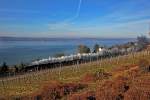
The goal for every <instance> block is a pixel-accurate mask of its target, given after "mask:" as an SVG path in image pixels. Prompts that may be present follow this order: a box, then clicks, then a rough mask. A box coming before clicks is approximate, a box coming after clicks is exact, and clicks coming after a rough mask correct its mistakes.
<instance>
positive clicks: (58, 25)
mask: <svg viewBox="0 0 150 100" xmlns="http://www.w3.org/2000/svg"><path fill="white" fill-rule="evenodd" d="M82 1H83V0H79V3H78V5H77V10H76V13H75V15H74V16H72V17H71V18H67V19H64V20H63V21H61V22H58V23H57V24H52V25H51V27H52V28H54V29H57V27H65V26H66V25H67V23H68V22H72V21H74V20H75V19H76V18H78V17H79V15H80V10H81V5H82Z"/></svg>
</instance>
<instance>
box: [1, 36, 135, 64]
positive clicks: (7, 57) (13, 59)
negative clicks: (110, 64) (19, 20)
mask: <svg viewBox="0 0 150 100" xmlns="http://www.w3.org/2000/svg"><path fill="white" fill-rule="evenodd" d="M134 40H135V39H52V40H49V41H9V40H7V41H4V40H0V64H2V63H3V62H4V61H5V62H6V63H7V64H9V65H14V64H19V63H20V62H24V63H30V62H31V61H33V60H35V59H41V58H48V57H49V56H54V55H55V54H57V53H65V54H66V55H69V54H75V53H77V46H78V45H79V44H85V45H87V46H89V47H90V48H91V49H92V48H93V46H94V44H96V43H97V44H99V45H106V46H111V45H114V44H123V43H126V42H129V41H134Z"/></svg>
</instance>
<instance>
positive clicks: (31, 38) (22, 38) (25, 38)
mask: <svg viewBox="0 0 150 100" xmlns="http://www.w3.org/2000/svg"><path fill="white" fill-rule="evenodd" d="M80 39H82V40H84V39H91V40H92V39H115V40H116V39H133V40H134V39H135V38H88V37H87V38H86V37H85V38H46V37H41V38H40V37H5V36H3V37H0V41H54V40H80Z"/></svg>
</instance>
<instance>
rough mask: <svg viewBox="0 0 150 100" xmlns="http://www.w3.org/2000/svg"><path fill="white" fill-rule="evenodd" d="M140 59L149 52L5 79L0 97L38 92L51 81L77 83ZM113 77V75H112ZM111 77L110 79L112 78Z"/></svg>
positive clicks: (148, 57)
mask: <svg viewBox="0 0 150 100" xmlns="http://www.w3.org/2000/svg"><path fill="white" fill-rule="evenodd" d="M141 58H146V59H150V52H145V51H142V52H139V53H134V54H129V55H127V56H119V57H115V58H111V59H105V60H101V61H95V62H92V63H87V64H81V65H80V66H79V67H78V66H68V67H64V68H57V69H49V70H45V71H40V72H37V73H31V74H28V75H24V76H19V77H17V78H9V79H5V80H4V81H3V82H2V81H1V82H0V96H13V95H15V96H16V95H17V96H22V95H26V94H30V93H33V92H35V91H37V90H39V89H40V88H41V87H42V86H43V85H44V84H46V83H49V81H51V80H58V81H60V82H63V83H67V82H79V81H80V80H81V78H82V77H83V76H84V75H85V74H86V73H95V72H96V71H99V70H100V69H101V68H104V70H105V71H106V72H111V71H112V70H113V69H114V68H116V67H118V66H125V65H131V64H137V62H138V60H139V59H141ZM113 77H115V75H113ZM113 77H112V78H113ZM98 84H99V82H94V83H90V84H89V87H88V88H87V89H86V90H85V91H87V90H95V88H96V87H97V85H98Z"/></svg>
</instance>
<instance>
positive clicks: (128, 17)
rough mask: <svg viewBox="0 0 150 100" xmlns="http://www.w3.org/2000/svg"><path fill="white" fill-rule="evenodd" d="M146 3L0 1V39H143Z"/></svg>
mask: <svg viewBox="0 0 150 100" xmlns="http://www.w3.org/2000/svg"><path fill="white" fill-rule="evenodd" d="M149 25H150V1H149V0H0V36H15V37H108V38H111V37H112V38H115V37H136V36H139V35H147V33H148V29H149Z"/></svg>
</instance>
